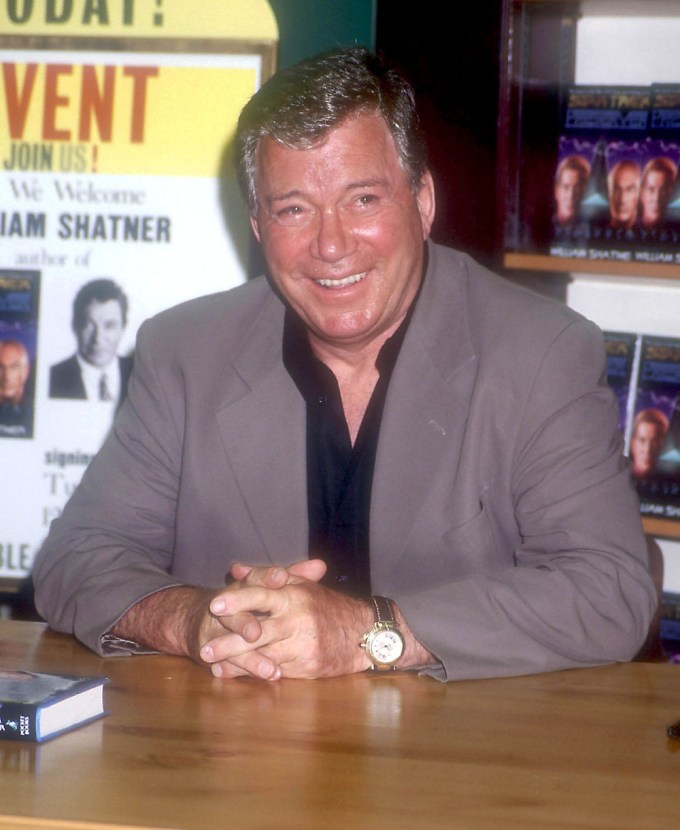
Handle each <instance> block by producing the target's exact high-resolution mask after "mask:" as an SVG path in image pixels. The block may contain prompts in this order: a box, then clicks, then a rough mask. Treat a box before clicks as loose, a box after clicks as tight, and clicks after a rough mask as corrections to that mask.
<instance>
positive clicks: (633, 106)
mask: <svg viewBox="0 0 680 830" xmlns="http://www.w3.org/2000/svg"><path fill="white" fill-rule="evenodd" d="M650 97H651V90H650V88H649V87H627V86H623V87H616V86H574V87H571V88H569V89H568V90H567V93H566V96H565V106H564V115H563V122H562V132H561V136H560V139H559V147H558V159H557V168H556V171H555V179H554V216H553V234H552V244H551V246H550V253H551V254H552V255H553V256H575V257H579V258H587V259H602V260H612V261H632V256H633V250H634V245H635V242H636V241H638V237H639V234H638V233H637V228H636V224H637V216H638V199H639V189H640V176H641V171H642V164H643V160H644V155H645V148H646V142H647V139H648V125H649V116H650Z"/></svg>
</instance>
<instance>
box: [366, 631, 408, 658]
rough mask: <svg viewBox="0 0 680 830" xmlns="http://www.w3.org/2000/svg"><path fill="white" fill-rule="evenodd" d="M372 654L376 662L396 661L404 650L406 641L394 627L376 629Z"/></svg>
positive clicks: (371, 645) (371, 647) (371, 646)
mask: <svg viewBox="0 0 680 830" xmlns="http://www.w3.org/2000/svg"><path fill="white" fill-rule="evenodd" d="M370 650H371V656H372V658H373V660H375V662H376V663H383V664H386V665H390V664H392V663H396V662H397V660H398V659H399V658H400V657H401V655H402V653H403V651H404V641H403V639H402V637H401V635H400V634H398V633H397V632H396V631H393V630H392V629H384V630H382V631H376V632H375V634H374V635H373V637H372V638H371V643H370Z"/></svg>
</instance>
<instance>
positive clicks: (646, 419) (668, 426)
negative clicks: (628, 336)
mask: <svg viewBox="0 0 680 830" xmlns="http://www.w3.org/2000/svg"><path fill="white" fill-rule="evenodd" d="M629 455H630V460H631V472H632V475H633V481H634V482H635V487H636V489H637V492H638V495H639V496H640V508H641V511H642V514H643V515H648V516H655V517H658V518H664V519H680V339H678V338H672V337H651V336H644V337H643V338H642V342H641V348H640V365H639V370H638V377H637V383H636V394H635V405H634V410H633V419H632V424H631V427H630V441H629Z"/></svg>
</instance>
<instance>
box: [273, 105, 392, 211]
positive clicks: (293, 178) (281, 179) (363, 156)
mask: <svg viewBox="0 0 680 830" xmlns="http://www.w3.org/2000/svg"><path fill="white" fill-rule="evenodd" d="M257 173H258V176H257V182H258V188H259V189H261V190H262V189H264V190H265V193H264V194H263V195H265V196H270V195H272V194H271V193H269V192H268V191H270V190H271V189H274V190H275V191H278V190H279V189H280V188H284V192H287V189H288V188H291V189H298V188H299V189H306V188H307V187H310V188H315V187H319V186H323V185H324V184H328V183H330V182H332V181H336V180H346V181H347V182H348V183H351V182H352V181H354V180H355V179H356V181H357V182H364V179H365V177H366V175H367V174H369V175H370V176H371V177H374V176H378V177H387V178H394V177H398V176H399V175H401V176H403V177H404V179H405V174H404V173H403V171H402V168H401V165H400V163H399V156H398V153H397V149H396V146H395V144H394V140H393V138H392V135H391V134H390V131H389V130H388V128H387V125H386V124H385V121H384V119H383V118H382V117H381V116H379V115H359V116H354V117H352V118H348V119H347V120H345V121H343V122H341V123H340V124H339V125H338V126H337V127H333V128H332V129H330V130H328V132H327V133H326V134H325V135H324V137H323V138H322V140H321V141H319V142H318V143H317V144H315V145H313V146H312V147H309V148H305V149H294V148H291V147H286V146H284V145H283V144H281V143H279V142H278V141H276V140H275V139H274V138H272V137H271V136H267V137H265V138H263V139H262V140H261V141H260V145H259V147H258V164H257Z"/></svg>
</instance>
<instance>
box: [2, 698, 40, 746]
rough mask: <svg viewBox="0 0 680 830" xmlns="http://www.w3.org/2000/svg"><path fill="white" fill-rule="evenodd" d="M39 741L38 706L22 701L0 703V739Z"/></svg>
mask: <svg viewBox="0 0 680 830" xmlns="http://www.w3.org/2000/svg"><path fill="white" fill-rule="evenodd" d="M3 739H4V740H10V741H39V740H40V738H39V736H38V707H37V706H36V705H33V704H32V705H28V704H24V703H2V704H0V740H3Z"/></svg>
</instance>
